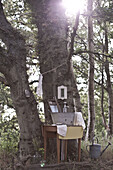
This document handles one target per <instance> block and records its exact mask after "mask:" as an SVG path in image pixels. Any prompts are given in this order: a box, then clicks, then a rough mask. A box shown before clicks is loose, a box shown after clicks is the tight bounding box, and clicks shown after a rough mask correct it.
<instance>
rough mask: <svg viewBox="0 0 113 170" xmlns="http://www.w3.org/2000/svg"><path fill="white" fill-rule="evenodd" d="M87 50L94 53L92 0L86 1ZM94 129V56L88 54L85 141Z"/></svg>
mask: <svg viewBox="0 0 113 170" xmlns="http://www.w3.org/2000/svg"><path fill="white" fill-rule="evenodd" d="M87 9H88V14H89V15H88V50H89V51H94V43H93V22H92V16H91V15H92V10H93V0H88V8H87ZM94 128H95V106H94V54H93V53H89V72H88V125H87V133H86V140H87V139H88V138H89V140H92V138H93V136H94Z"/></svg>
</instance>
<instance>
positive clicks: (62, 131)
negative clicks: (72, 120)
mask: <svg viewBox="0 0 113 170" xmlns="http://www.w3.org/2000/svg"><path fill="white" fill-rule="evenodd" d="M57 133H58V134H59V135H61V136H66V133H67V125H57Z"/></svg>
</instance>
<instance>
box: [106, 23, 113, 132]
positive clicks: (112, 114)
mask: <svg viewBox="0 0 113 170" xmlns="http://www.w3.org/2000/svg"><path fill="white" fill-rule="evenodd" d="M105 53H106V54H108V35H107V28H106V25H105ZM105 72H106V75H107V91H108V97H109V98H108V105H109V110H108V113H109V125H108V126H109V129H110V135H112V134H113V90H112V84H111V78H110V70H109V61H108V59H107V57H106V62H105Z"/></svg>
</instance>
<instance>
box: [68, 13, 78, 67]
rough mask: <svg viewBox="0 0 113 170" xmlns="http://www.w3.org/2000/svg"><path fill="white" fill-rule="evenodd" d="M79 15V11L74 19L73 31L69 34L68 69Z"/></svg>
mask: <svg viewBox="0 0 113 170" xmlns="http://www.w3.org/2000/svg"><path fill="white" fill-rule="evenodd" d="M79 16H80V12H78V13H77V16H76V20H75V26H74V28H73V33H72V35H71V45H70V50H69V56H68V66H69V69H70V61H71V57H72V55H73V51H74V39H75V36H76V32H77V29H78V25H79Z"/></svg>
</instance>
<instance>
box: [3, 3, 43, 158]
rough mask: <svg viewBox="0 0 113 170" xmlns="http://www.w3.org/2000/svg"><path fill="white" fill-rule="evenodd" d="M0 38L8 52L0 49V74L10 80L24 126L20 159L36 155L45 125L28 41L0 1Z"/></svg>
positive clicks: (21, 125) (20, 119)
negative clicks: (29, 60)
mask: <svg viewBox="0 0 113 170" xmlns="http://www.w3.org/2000/svg"><path fill="white" fill-rule="evenodd" d="M0 38H1V39H2V41H3V42H4V43H5V45H6V47H7V49H3V48H2V47H0V72H2V73H3V74H4V76H5V78H6V80H7V83H8V85H9V87H10V90H11V96H12V100H13V104H14V108H15V109H16V113H17V118H18V123H19V127H20V143H19V152H20V158H21V159H23V157H26V156H28V155H33V154H35V151H36V150H35V149H36V148H35V144H36V143H37V146H38V144H39V142H40V141H39V139H40V136H41V122H40V120H39V117H38V112H37V105H36V101H35V98H34V96H33V94H32V92H31V90H30V88H29V83H28V76H27V69H26V56H27V53H26V48H25V41H24V39H23V37H22V36H21V35H20V33H19V32H17V31H16V30H14V29H13V27H12V26H11V25H10V23H9V22H8V21H7V20H6V17H5V15H4V12H3V8H2V4H1V2H0Z"/></svg>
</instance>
